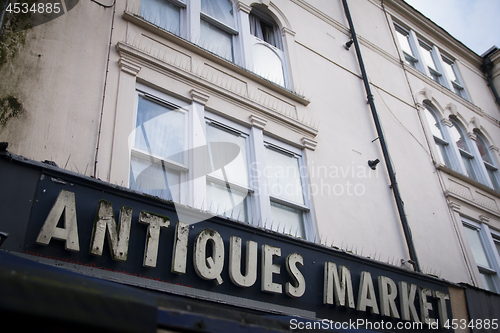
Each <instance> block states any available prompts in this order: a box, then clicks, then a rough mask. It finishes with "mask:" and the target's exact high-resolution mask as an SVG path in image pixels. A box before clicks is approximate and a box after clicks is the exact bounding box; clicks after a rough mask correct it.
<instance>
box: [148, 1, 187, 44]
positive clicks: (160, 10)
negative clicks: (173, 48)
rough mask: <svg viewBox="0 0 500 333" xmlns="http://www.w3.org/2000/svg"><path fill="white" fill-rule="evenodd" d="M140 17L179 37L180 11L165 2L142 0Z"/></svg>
mask: <svg viewBox="0 0 500 333" xmlns="http://www.w3.org/2000/svg"><path fill="white" fill-rule="evenodd" d="M141 16H142V17H143V18H144V19H146V20H147V21H149V22H151V23H153V24H154V25H157V26H159V27H160V28H163V29H165V30H167V31H170V32H172V33H174V34H176V35H179V31H180V9H179V7H177V6H176V5H173V4H172V3H170V2H168V1H165V0H142V1H141Z"/></svg>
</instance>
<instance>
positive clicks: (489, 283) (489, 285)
mask: <svg viewBox="0 0 500 333" xmlns="http://www.w3.org/2000/svg"><path fill="white" fill-rule="evenodd" d="M480 274H481V279H482V280H483V284H484V288H485V289H486V290H489V291H494V292H496V291H497V288H496V287H495V283H494V282H493V276H492V275H491V274H486V273H480Z"/></svg>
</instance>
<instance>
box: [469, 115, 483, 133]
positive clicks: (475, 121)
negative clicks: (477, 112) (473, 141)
mask: <svg viewBox="0 0 500 333" xmlns="http://www.w3.org/2000/svg"><path fill="white" fill-rule="evenodd" d="M470 124H472V127H473V128H475V129H477V130H480V129H481V122H480V119H479V118H478V117H472V118H471V119H470Z"/></svg>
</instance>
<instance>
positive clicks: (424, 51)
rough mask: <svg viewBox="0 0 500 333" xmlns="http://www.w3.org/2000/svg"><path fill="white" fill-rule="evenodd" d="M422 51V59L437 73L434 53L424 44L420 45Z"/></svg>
mask: <svg viewBox="0 0 500 333" xmlns="http://www.w3.org/2000/svg"><path fill="white" fill-rule="evenodd" d="M420 50H421V52H422V57H423V58H424V62H425V64H426V65H427V67H429V68H432V69H433V70H435V71H436V72H437V69H436V65H435V64H434V60H433V59H432V51H431V50H430V49H428V48H427V47H424V46H422V44H420Z"/></svg>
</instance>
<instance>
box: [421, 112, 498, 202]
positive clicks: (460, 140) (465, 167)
mask: <svg viewBox="0 0 500 333" xmlns="http://www.w3.org/2000/svg"><path fill="white" fill-rule="evenodd" d="M424 106H425V108H424V110H423V113H424V115H423V118H424V120H423V121H425V122H426V127H427V128H428V129H429V130H430V133H431V134H432V140H433V141H434V146H435V147H436V149H434V150H433V151H434V153H435V154H437V157H436V158H437V160H439V161H440V162H441V163H444V164H445V165H446V166H447V167H448V168H450V169H452V170H455V171H457V172H460V173H462V174H464V175H466V176H468V177H470V178H471V179H473V180H475V181H477V182H480V183H482V184H484V185H486V186H489V187H490V188H493V189H495V190H496V191H497V192H500V172H499V170H498V167H497V166H496V162H495V159H494V156H493V154H492V153H491V150H490V149H489V148H488V145H487V144H486V141H485V139H484V137H483V135H482V134H481V133H474V135H472V134H471V135H469V134H468V133H466V132H465V130H464V127H463V126H461V125H460V123H459V122H458V119H457V118H455V117H454V118H453V119H450V120H449V121H447V122H446V123H447V125H444V124H443V122H442V121H440V120H439V117H438V113H437V112H436V111H435V110H434V109H433V108H432V107H431V106H430V105H429V104H426V103H424ZM429 139H431V138H429Z"/></svg>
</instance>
